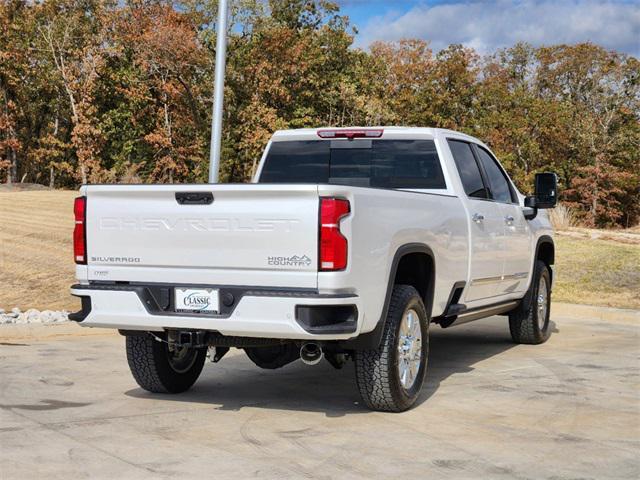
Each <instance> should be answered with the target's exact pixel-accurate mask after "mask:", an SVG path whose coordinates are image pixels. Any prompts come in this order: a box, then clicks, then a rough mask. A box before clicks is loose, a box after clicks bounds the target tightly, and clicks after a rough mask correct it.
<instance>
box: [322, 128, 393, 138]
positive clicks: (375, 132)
mask: <svg viewBox="0 0 640 480" xmlns="http://www.w3.org/2000/svg"><path fill="white" fill-rule="evenodd" d="M383 132H384V129H382V128H351V129H348V130H344V129H342V130H318V132H317V133H318V136H319V137H320V138H348V139H352V138H380V137H381V136H382V133H383Z"/></svg>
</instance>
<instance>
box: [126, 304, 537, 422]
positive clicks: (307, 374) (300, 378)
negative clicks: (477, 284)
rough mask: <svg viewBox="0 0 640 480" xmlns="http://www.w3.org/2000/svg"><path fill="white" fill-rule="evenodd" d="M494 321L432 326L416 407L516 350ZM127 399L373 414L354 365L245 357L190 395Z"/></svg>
mask: <svg viewBox="0 0 640 480" xmlns="http://www.w3.org/2000/svg"><path fill="white" fill-rule="evenodd" d="M495 318H496V319H497V320H500V321H495V320H494V321H489V322H487V320H485V321H484V322H483V321H479V322H477V323H475V324H470V325H463V326H459V327H455V328H452V329H450V330H443V329H441V328H440V327H438V326H437V325H432V326H431V339H430V348H431V352H430V357H429V368H428V371H427V380H426V382H425V385H424V387H423V390H422V394H421V396H420V398H419V399H418V402H417V404H416V407H418V406H420V405H421V404H422V403H424V402H425V401H426V400H428V399H429V398H430V397H431V396H433V395H434V394H435V393H436V392H437V390H438V389H439V388H440V386H441V384H442V383H443V382H444V381H445V380H447V379H448V378H449V377H451V376H454V375H456V374H464V373H468V372H471V371H473V370H475V369H477V368H482V367H476V366H475V365H476V364H477V363H479V362H481V361H482V360H485V359H488V358H491V357H494V356H496V355H500V354H501V353H503V352H505V351H506V350H509V349H511V348H514V347H516V344H514V343H513V342H512V340H511V337H510V336H509V328H508V326H507V325H506V319H504V317H495ZM525 348H526V347H525ZM126 395H128V396H130V397H135V398H139V399H158V398H162V400H163V401H165V400H169V401H174V402H180V403H181V402H187V403H199V404H209V405H211V406H213V407H215V408H216V409H218V410H231V411H237V410H240V409H242V408H243V407H253V408H264V409H274V410H294V411H307V412H322V413H324V414H325V415H326V416H327V417H341V416H344V415H348V414H358V413H367V412H369V410H368V409H367V408H366V407H365V405H364V404H363V403H362V401H361V400H360V396H359V394H358V389H357V386H356V381H355V373H354V366H353V362H348V363H347V365H345V367H344V368H343V369H341V370H335V369H334V368H333V367H331V366H330V365H329V364H328V363H327V362H324V361H323V362H322V363H321V364H319V365H317V366H307V365H304V364H302V363H301V362H299V361H296V362H294V363H292V364H289V365H287V366H285V367H283V368H281V369H279V370H262V369H260V368H258V367H256V366H255V365H254V364H253V363H251V361H250V360H249V359H248V358H247V357H246V356H245V355H244V353H242V352H240V354H235V355H232V356H229V357H225V358H224V359H222V360H221V361H220V363H217V364H211V363H208V362H207V364H205V367H204V370H203V372H202V375H201V376H200V379H199V380H198V381H197V382H196V384H195V385H194V387H193V388H192V389H191V390H190V391H188V392H186V393H182V394H179V395H162V396H159V395H158V394H151V393H148V392H146V391H144V390H142V389H140V388H135V389H132V390H129V391H127V392H126ZM427 405H428V404H427ZM414 408H415V407H414Z"/></svg>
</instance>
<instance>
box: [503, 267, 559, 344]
mask: <svg viewBox="0 0 640 480" xmlns="http://www.w3.org/2000/svg"><path fill="white" fill-rule="evenodd" d="M541 279H542V281H541ZM541 288H544V289H545V290H544V291H541ZM543 298H546V301H545V302H544V305H545V306H544V308H542V307H541V305H542V302H543V300H542V299H543ZM550 306H551V273H550V272H549V268H548V267H547V265H546V264H545V263H544V262H543V261H541V260H536V264H535V268H534V272H533V279H532V280H531V285H530V286H529V290H528V291H527V294H526V295H525V296H524V298H523V299H522V302H521V303H520V305H518V307H517V308H516V309H515V310H513V311H512V312H509V330H510V332H511V338H512V339H513V341H514V342H516V343H525V344H530V345H537V344H540V343H544V342H546V341H547V340H548V339H549V336H551V325H550V321H549V312H550V310H551V308H550ZM539 307H540V308H542V310H543V312H542V313H541V311H540V308H539Z"/></svg>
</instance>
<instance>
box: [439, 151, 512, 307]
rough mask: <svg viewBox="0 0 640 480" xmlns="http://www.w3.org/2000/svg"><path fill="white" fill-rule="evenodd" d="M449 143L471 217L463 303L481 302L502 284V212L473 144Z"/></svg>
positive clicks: (494, 294) (503, 235)
mask: <svg viewBox="0 0 640 480" xmlns="http://www.w3.org/2000/svg"><path fill="white" fill-rule="evenodd" d="M448 143H449V148H450V149H451V153H452V155H453V159H454V161H455V164H456V168H457V169H458V173H459V175H460V180H461V181H462V185H463V187H464V190H465V193H466V195H467V199H466V203H467V208H468V211H469V215H470V219H469V220H470V222H469V224H470V260H469V264H470V265H469V268H470V272H469V279H470V282H469V284H468V285H467V287H466V288H465V299H464V300H465V302H474V301H482V300H484V299H490V298H492V297H494V296H496V295H497V294H498V285H499V284H500V282H501V280H502V272H503V268H504V249H505V229H504V218H503V212H502V211H501V208H500V205H499V204H497V203H495V202H493V201H492V200H491V199H490V198H489V196H490V194H489V190H488V188H487V186H486V185H485V182H484V180H483V177H482V174H481V173H480V167H479V165H478V162H477V160H476V157H475V156H474V154H473V150H472V146H471V144H469V143H467V142H464V141H460V140H453V139H449V140H448ZM481 303H490V302H488V301H485V302H481Z"/></svg>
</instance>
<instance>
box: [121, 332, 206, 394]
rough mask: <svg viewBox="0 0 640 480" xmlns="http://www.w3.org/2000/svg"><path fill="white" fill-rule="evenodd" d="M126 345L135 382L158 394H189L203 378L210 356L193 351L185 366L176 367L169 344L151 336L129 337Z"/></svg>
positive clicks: (196, 350) (201, 350) (189, 353)
mask: <svg viewBox="0 0 640 480" xmlns="http://www.w3.org/2000/svg"><path fill="white" fill-rule="evenodd" d="M126 344H127V361H128V362H129V369H130V370H131V373H132V374H133V378H134V379H135V380H136V382H138V385H140V387H142V388H144V389H145V390H147V391H149V392H154V393H181V392H184V391H186V390H189V388H191V386H192V385H193V384H194V383H195V381H196V380H197V379H198V377H199V376H200V372H202V367H203V366H204V361H205V359H206V356H207V350H206V349H205V348H199V349H189V351H188V352H186V353H187V354H188V355H189V358H187V359H186V361H185V362H183V364H182V365H179V364H177V363H176V364H175V365H174V364H172V361H171V360H170V357H171V354H170V353H169V348H168V345H167V343H166V342H160V341H158V340H156V339H155V338H153V337H152V336H151V335H135V336H127V341H126ZM174 363H175V362H174ZM178 365H179V367H180V368H179V367H178Z"/></svg>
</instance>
